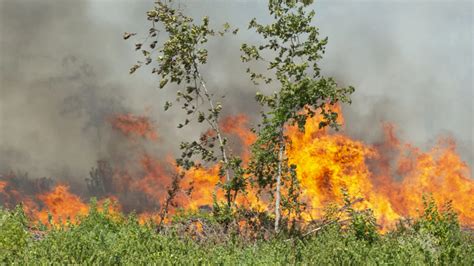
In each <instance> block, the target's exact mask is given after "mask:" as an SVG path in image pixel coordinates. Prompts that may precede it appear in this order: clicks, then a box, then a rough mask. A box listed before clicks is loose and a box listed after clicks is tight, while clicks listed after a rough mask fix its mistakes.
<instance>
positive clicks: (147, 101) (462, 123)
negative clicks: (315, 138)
mask: <svg viewBox="0 0 474 266" xmlns="http://www.w3.org/2000/svg"><path fill="white" fill-rule="evenodd" d="M183 2H184V1H183ZM152 5H153V1H92V0H90V1H55V0H43V1H33V0H23V1H19V0H3V1H1V2H0V35H1V36H2V37H1V38H0V67H1V70H0V86H1V87H0V97H1V98H0V172H2V171H9V170H22V171H28V172H30V173H31V174H30V175H35V176H48V177H54V178H65V179H69V180H71V179H72V180H76V181H78V180H83V178H84V177H86V175H87V174H88V170H89V169H90V167H91V166H93V165H95V162H96V161H97V160H99V159H101V158H112V159H113V160H114V161H115V162H117V163H121V162H122V163H123V162H125V161H126V160H127V159H130V158H127V155H128V154H130V153H128V151H129V150H130V149H134V148H136V147H134V146H130V145H128V144H126V142H125V141H123V138H122V137H121V136H120V135H119V134H117V133H116V132H115V131H113V130H112V128H111V127H110V125H109V124H108V123H107V122H106V121H107V118H108V117H110V116H111V115H113V114H115V113H127V112H132V113H136V114H148V115H149V116H150V117H151V118H152V119H153V120H154V122H155V123H156V125H157V126H158V132H159V139H160V140H159V141H158V142H157V143H155V144H148V143H147V145H146V147H145V148H146V149H147V150H149V151H150V152H154V153H157V154H159V153H165V152H166V153H167V152H172V151H176V147H177V143H178V141H179V140H180V139H182V138H189V137H191V136H192V135H195V134H196V132H198V131H199V130H198V129H196V128H188V129H186V130H177V129H176V124H177V122H178V121H179V120H180V119H181V116H180V115H179V113H180V112H179V111H180V110H179V109H173V110H172V111H171V112H168V113H163V109H162V106H163V103H164V101H166V100H169V99H173V98H172V97H173V95H174V94H173V92H172V91H166V90H163V91H160V90H158V89H157V84H156V83H157V82H156V80H155V79H154V77H153V76H152V75H151V74H150V73H149V71H148V70H145V69H142V70H140V71H139V72H138V73H137V74H135V75H132V76H129V75H128V69H129V67H130V66H131V65H132V64H133V63H134V62H135V61H136V60H137V59H138V58H139V55H138V54H135V53H133V42H130V41H129V42H124V41H122V40H121V35H122V33H123V32H125V31H131V32H138V33H139V35H140V34H142V36H143V35H144V33H145V32H146V31H147V29H148V26H149V25H148V21H146V19H145V15H144V14H145V12H146V11H147V10H148V9H149V8H150V7H152ZM183 8H185V9H186V10H189V11H190V12H191V14H192V15H193V16H196V17H199V16H203V15H209V17H210V18H211V21H214V23H215V25H219V24H223V23H224V22H225V21H229V22H230V23H231V24H233V25H234V26H236V27H239V28H240V29H241V30H240V33H239V35H237V36H229V37H225V38H223V39H222V41H221V42H220V41H216V42H214V43H213V44H212V47H211V49H210V50H211V51H210V63H209V65H208V68H207V69H206V70H205V72H206V73H205V74H206V77H207V80H208V81H209V83H210V85H211V86H212V87H215V88H217V89H218V94H219V95H220V96H225V98H223V99H222V101H223V102H224V107H225V108H227V109H226V110H227V111H226V112H227V114H236V113H241V112H246V113H248V114H249V115H250V116H251V117H253V118H256V117H258V110H259V109H258V107H257V105H256V104H255V102H254V100H253V96H254V91H255V89H256V88H255V86H254V85H252V84H251V83H250V82H249V81H248V78H247V76H246V73H245V66H244V65H242V64H240V63H239V60H240V59H239V55H240V54H239V47H240V43H242V42H256V41H258V40H259V39H258V38H256V37H255V35H254V33H253V32H247V31H246V29H247V25H248V21H249V20H250V19H251V18H253V17H257V18H258V19H259V20H261V21H268V19H269V18H268V17H267V16H266V15H264V14H266V12H267V11H266V1H222V0H221V1H218V0H214V1H210V0H209V1H187V2H184V7H183ZM315 8H316V11H317V15H316V23H317V25H318V26H319V27H320V28H321V34H322V35H323V36H329V44H328V49H327V53H326V56H325V59H324V60H323V61H322V69H323V70H324V74H325V75H330V76H334V77H335V78H336V79H337V80H338V81H339V82H340V83H341V84H342V85H353V86H354V87H356V94H355V95H354V98H353V99H354V102H353V104H352V105H351V106H349V107H347V108H346V112H345V115H346V117H347V131H348V132H349V133H350V134H351V135H353V136H355V137H358V138H360V139H362V140H366V141H369V142H370V141H374V140H377V139H379V138H380V134H381V131H380V122H381V121H391V122H394V123H395V124H397V125H398V128H399V131H401V133H402V136H403V138H405V139H407V140H410V141H414V143H415V144H418V145H422V144H426V143H430V142H432V141H434V140H435V139H436V137H437V136H438V135H439V134H448V135H452V136H453V137H454V138H455V139H456V140H457V142H458V144H459V147H458V149H459V151H460V152H461V155H462V158H463V159H464V160H466V161H467V163H468V164H469V165H470V166H471V167H472V165H473V157H474V155H473V116H472V106H473V103H472V101H473V100H472V99H473V97H472V96H473V95H472V89H473V83H472V74H473V65H472V62H473V51H472V47H474V45H473V38H472V37H473V36H472V25H473V23H472V22H473V21H472V20H473V12H472V10H473V9H472V8H473V4H472V3H471V2H435V3H431V2H425V1H411V2H398V1H396V2H392V1H384V2H381V3H379V2H375V1H374V2H372V1H357V2H346V1H336V2H334V1H320V2H317V3H316V4H315Z"/></svg>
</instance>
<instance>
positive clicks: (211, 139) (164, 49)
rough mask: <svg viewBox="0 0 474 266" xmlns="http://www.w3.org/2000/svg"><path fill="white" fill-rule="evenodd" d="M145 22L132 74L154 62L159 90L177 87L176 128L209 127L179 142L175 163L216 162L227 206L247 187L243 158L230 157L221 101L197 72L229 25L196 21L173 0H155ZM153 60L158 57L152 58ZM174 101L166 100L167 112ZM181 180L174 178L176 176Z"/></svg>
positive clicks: (184, 166) (183, 165)
mask: <svg viewBox="0 0 474 266" xmlns="http://www.w3.org/2000/svg"><path fill="white" fill-rule="evenodd" d="M147 19H148V20H149V21H151V23H152V26H151V28H150V29H149V34H148V36H147V37H146V39H145V40H144V41H143V42H139V43H137V44H135V48H136V50H139V51H141V53H142V54H143V57H144V61H139V62H137V64H135V65H134V66H133V67H132V68H131V69H130V73H131V74H132V73H134V72H135V71H136V70H137V69H138V68H140V67H141V66H143V65H149V64H152V63H153V61H155V63H156V67H154V68H153V69H152V73H153V74H156V75H157V76H158V77H159V78H160V81H159V88H160V89H162V88H165V87H169V88H173V89H176V99H175V101H174V103H178V104H180V106H181V109H182V110H184V112H185V115H186V119H185V120H184V121H183V122H182V123H180V124H178V128H183V127H185V126H188V125H190V124H191V122H196V123H198V124H200V123H205V124H207V126H208V127H209V129H208V130H207V131H206V133H204V134H202V135H201V136H200V137H199V139H197V140H194V141H183V142H181V144H180V149H181V151H182V153H181V156H180V157H179V158H178V159H177V160H176V163H177V165H178V166H179V167H180V168H181V169H182V170H183V171H187V170H190V169H191V168H193V167H201V163H214V164H215V163H217V164H219V166H220V171H219V173H220V176H221V177H223V178H225V182H224V184H223V185H222V188H223V189H224V190H225V194H226V200H227V204H228V205H229V206H230V205H231V203H232V202H233V201H234V199H235V197H236V195H237V193H238V192H239V191H242V190H243V189H244V188H245V180H244V178H243V174H242V172H243V171H242V168H241V160H240V158H239V157H238V156H235V155H231V154H229V149H228V142H227V139H226V137H225V136H224V134H223V133H222V131H221V129H220V127H219V120H220V114H221V111H222V108H223V106H222V103H220V102H218V101H216V96H215V95H214V93H213V91H212V90H211V89H210V88H208V86H207V83H206V81H205V79H204V77H203V76H202V71H201V68H202V67H203V66H205V64H206V63H207V59H208V53H209V51H208V49H207V46H206V45H207V43H208V40H209V38H212V37H216V36H223V35H224V34H226V33H228V32H229V31H230V30H231V28H230V25H229V24H228V23H226V24H224V25H223V29H222V30H220V31H218V30H214V29H212V28H211V27H210V22H209V18H208V17H203V18H202V21H201V23H196V22H194V19H193V18H191V17H189V16H186V15H185V14H184V13H183V12H182V11H181V10H179V9H178V8H174V7H173V4H172V1H157V2H155V7H154V8H153V9H152V10H150V11H148V12H147ZM232 33H234V34H236V33H237V29H234V30H232ZM133 35H135V34H134V33H125V34H124V36H123V37H124V39H128V38H130V37H131V36H133ZM146 46H147V47H146ZM152 56H153V58H156V59H155V60H153V58H152ZM174 103H173V102H170V101H167V102H166V103H165V106H164V109H165V111H167V110H169V109H170V108H171V107H172V106H173V105H174ZM216 152H217V153H218V154H216ZM198 160H200V162H198ZM182 176H183V174H178V175H176V178H177V179H179V178H181V177H182Z"/></svg>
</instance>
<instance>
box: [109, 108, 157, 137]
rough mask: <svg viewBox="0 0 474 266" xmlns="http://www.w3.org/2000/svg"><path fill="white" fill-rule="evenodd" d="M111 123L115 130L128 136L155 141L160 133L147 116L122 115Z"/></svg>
mask: <svg viewBox="0 0 474 266" xmlns="http://www.w3.org/2000/svg"><path fill="white" fill-rule="evenodd" d="M109 121H110V123H111V124H112V126H113V127H114V128H116V129H118V130H120V131H121V132H122V133H123V134H124V135H126V136H130V137H131V136H137V137H142V138H145V139H148V140H153V141H155V140H157V139H158V133H157V132H156V130H155V128H154V126H153V124H152V123H151V121H150V119H149V118H148V117H147V116H136V115H132V114H121V115H117V116H115V117H113V118H111V119H110V120H109Z"/></svg>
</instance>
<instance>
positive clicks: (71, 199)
mask: <svg viewBox="0 0 474 266" xmlns="http://www.w3.org/2000/svg"><path fill="white" fill-rule="evenodd" d="M38 198H39V199H40V200H41V201H42V202H43V203H44V205H45V209H43V210H41V211H36V212H34V216H35V217H36V218H37V219H38V220H39V221H41V222H42V223H44V224H46V223H48V217H49V216H50V215H51V218H52V219H53V223H58V222H59V221H63V222H65V221H67V220H68V219H69V220H70V221H72V222H75V221H76V219H77V218H78V216H84V215H86V214H87V213H88V211H89V207H88V206H87V204H85V203H84V202H82V200H81V199H80V198H79V197H78V196H76V195H74V194H72V193H70V192H69V188H68V187H67V186H64V185H58V186H56V187H55V188H54V189H53V190H52V191H51V192H48V193H45V194H42V195H38Z"/></svg>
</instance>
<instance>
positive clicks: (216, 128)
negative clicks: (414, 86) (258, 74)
mask: <svg viewBox="0 0 474 266" xmlns="http://www.w3.org/2000/svg"><path fill="white" fill-rule="evenodd" d="M195 68H196V69H197V66H196V65H195ZM196 73H197V77H198V78H199V82H200V84H201V87H202V88H203V90H204V95H205V96H206V99H207V101H208V102H209V105H210V106H211V110H212V111H214V110H216V109H215V104H214V101H213V100H212V97H211V95H210V94H209V91H208V90H207V86H206V83H205V82H204V80H203V78H202V77H201V74H200V73H199V71H196ZM213 122H214V123H212V124H211V127H212V128H213V129H214V131H215V132H216V135H217V139H218V140H219V149H220V151H221V154H222V160H223V161H224V163H225V164H226V168H225V177H226V182H230V173H229V168H228V166H227V165H228V163H229V160H228V159H227V153H226V150H225V144H224V138H223V137H222V133H221V131H220V129H219V121H217V119H216V120H215V121H213Z"/></svg>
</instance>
